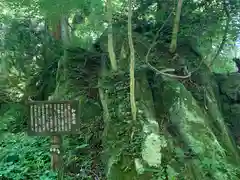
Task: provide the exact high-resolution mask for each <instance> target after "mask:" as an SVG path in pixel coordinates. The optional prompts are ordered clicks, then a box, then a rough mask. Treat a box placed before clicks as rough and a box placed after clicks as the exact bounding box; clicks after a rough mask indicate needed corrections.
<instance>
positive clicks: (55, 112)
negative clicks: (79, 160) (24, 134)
mask: <svg viewBox="0 0 240 180" xmlns="http://www.w3.org/2000/svg"><path fill="white" fill-rule="evenodd" d="M78 105H79V104H78V101H32V102H29V103H28V107H29V108H28V110H29V117H30V118H29V119H28V135H30V136H51V147H50V152H51V157H52V158H51V167H52V169H53V170H54V171H58V172H59V171H61V170H62V167H63V162H62V136H61V135H65V134H79V133H80V122H79V106H78Z"/></svg>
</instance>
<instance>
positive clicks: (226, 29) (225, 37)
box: [209, 0, 231, 67]
mask: <svg viewBox="0 0 240 180" xmlns="http://www.w3.org/2000/svg"><path fill="white" fill-rule="evenodd" d="M223 10H224V12H225V14H226V16H227V20H226V25H225V30H224V34H223V37H222V42H221V44H220V46H219V48H218V51H217V53H216V55H215V56H214V58H213V59H212V61H211V63H210V65H209V67H211V66H212V65H213V63H214V62H215V60H216V59H217V57H218V56H219V54H220V52H221V51H222V49H223V47H224V45H225V42H226V40H227V34H228V30H229V25H230V22H231V16H230V12H229V10H228V8H227V3H226V0H224V1H223Z"/></svg>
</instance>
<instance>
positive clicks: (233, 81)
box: [220, 73, 240, 102]
mask: <svg viewBox="0 0 240 180" xmlns="http://www.w3.org/2000/svg"><path fill="white" fill-rule="evenodd" d="M220 90H221V93H222V94H224V95H226V96H227V97H228V98H229V100H230V101H235V102H237V101H240V74H239V73H232V74H230V75H229V76H228V78H227V79H226V80H225V81H223V82H220Z"/></svg>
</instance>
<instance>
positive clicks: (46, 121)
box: [28, 101, 80, 136]
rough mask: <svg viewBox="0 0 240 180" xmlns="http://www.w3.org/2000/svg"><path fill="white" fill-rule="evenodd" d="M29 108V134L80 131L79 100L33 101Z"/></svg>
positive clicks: (55, 133) (41, 134) (58, 133)
mask: <svg viewBox="0 0 240 180" xmlns="http://www.w3.org/2000/svg"><path fill="white" fill-rule="evenodd" d="M28 110H29V116H28V117H29V118H28V135H35V136H36V135H37V136H48V135H62V134H77V133H80V122H79V107H78V101H32V102H29V103H28Z"/></svg>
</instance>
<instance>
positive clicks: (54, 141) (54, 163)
mask: <svg viewBox="0 0 240 180" xmlns="http://www.w3.org/2000/svg"><path fill="white" fill-rule="evenodd" d="M50 152H51V153H52V157H51V167H52V170H53V171H57V172H60V171H62V167H63V162H62V137H61V136H60V135H56V136H52V138H51V149H50Z"/></svg>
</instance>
